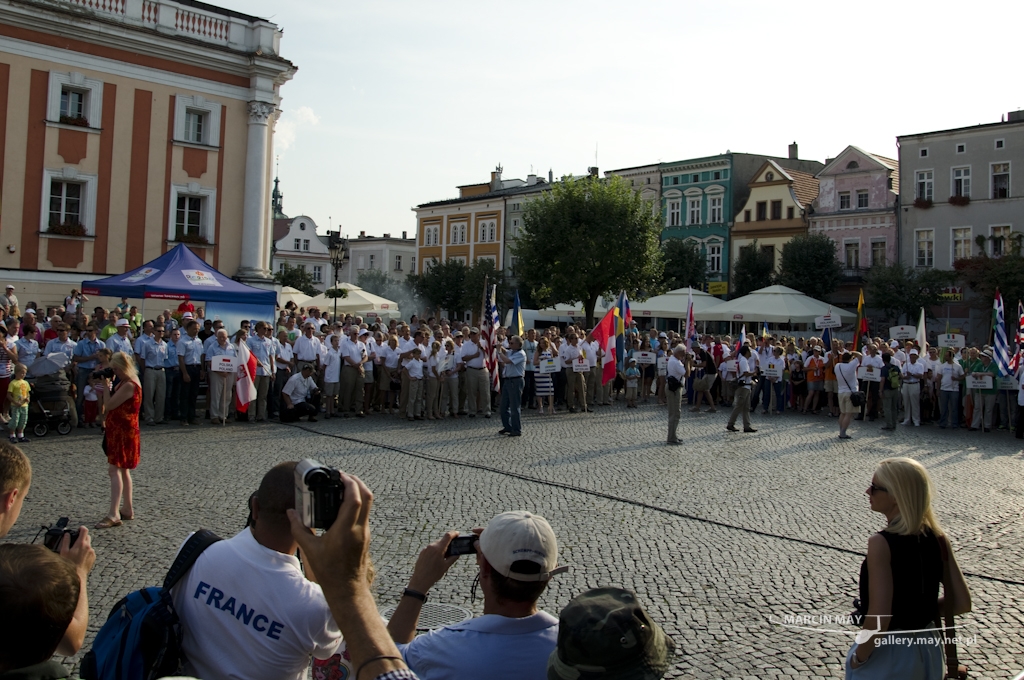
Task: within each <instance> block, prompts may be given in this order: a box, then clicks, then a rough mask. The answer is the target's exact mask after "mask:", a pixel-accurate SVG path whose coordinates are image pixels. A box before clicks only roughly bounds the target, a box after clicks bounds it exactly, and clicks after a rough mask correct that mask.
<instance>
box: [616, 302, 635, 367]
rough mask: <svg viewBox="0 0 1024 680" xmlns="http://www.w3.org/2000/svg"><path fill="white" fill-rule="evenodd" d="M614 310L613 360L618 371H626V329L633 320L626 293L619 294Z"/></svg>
mask: <svg viewBox="0 0 1024 680" xmlns="http://www.w3.org/2000/svg"><path fill="white" fill-rule="evenodd" d="M615 309H616V310H617V314H616V316H617V317H618V323H617V324H616V328H615V358H616V362H617V364H618V367H619V370H620V371H622V370H625V369H626V367H625V365H624V364H623V362H624V361H625V360H626V329H627V328H629V324H630V322H631V321H632V320H633V314H632V312H630V311H629V298H627V297H626V291H622V292H621V293H619V299H618V301H616V303H615Z"/></svg>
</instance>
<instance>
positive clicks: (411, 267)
mask: <svg viewBox="0 0 1024 680" xmlns="http://www.w3.org/2000/svg"><path fill="white" fill-rule="evenodd" d="M409 273H410V274H415V273H416V260H415V259H413V260H409Z"/></svg>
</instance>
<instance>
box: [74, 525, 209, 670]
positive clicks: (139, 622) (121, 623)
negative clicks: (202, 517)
mask: <svg viewBox="0 0 1024 680" xmlns="http://www.w3.org/2000/svg"><path fill="white" fill-rule="evenodd" d="M219 540H221V539H220V537H218V536H217V535H216V534H214V533H213V532H212V531H209V530H207V529H200V530H199V531H197V532H196V533H194V534H193V535H192V536H190V537H189V539H188V541H186V542H185V545H184V547H182V549H181V551H180V552H179V553H178V556H177V557H176V558H175V559H174V564H172V565H171V568H170V569H169V570H168V572H167V576H166V577H165V578H164V585H163V587H162V588H157V587H155V586H153V587H150V588H143V589H142V590H136V591H135V592H133V593H129V594H128V595H127V596H125V597H124V598H123V599H122V600H121V601H120V602H118V603H117V604H115V605H114V608H113V610H111V612H110V616H109V617H107V621H106V623H104V624H103V627H102V628H100V631H99V633H97V634H96V639H95V640H93V643H92V649H90V650H89V652H88V653H87V654H86V655H85V656H84V657H83V658H82V666H81V669H80V671H79V673H80V675H81V677H82V680H155V679H156V678H163V677H166V676H169V675H177V674H178V671H179V668H180V666H181V664H182V662H183V661H184V654H182V651H181V623H180V622H179V621H178V614H177V613H176V612H175V611H174V603H173V602H172V598H171V588H172V587H174V584H176V583H177V582H178V581H179V580H181V578H182V577H183V576H184V575H185V573H186V572H188V570H189V569H190V568H191V567H192V565H193V564H195V561H196V560H197V559H198V558H199V555H200V554H202V552H203V551H204V550H206V549H207V548H208V547H210V546H211V545H213V544H214V543H216V542H217V541H219Z"/></svg>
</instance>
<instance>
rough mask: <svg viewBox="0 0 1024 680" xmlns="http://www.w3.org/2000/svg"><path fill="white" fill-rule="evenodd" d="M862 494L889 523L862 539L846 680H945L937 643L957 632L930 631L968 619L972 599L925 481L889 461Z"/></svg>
mask: <svg viewBox="0 0 1024 680" xmlns="http://www.w3.org/2000/svg"><path fill="white" fill-rule="evenodd" d="M867 494H868V499H869V503H870V506H871V509H872V510H873V511H874V512H877V513H880V514H883V515H885V518H886V521H887V523H886V526H885V528H884V529H882V530H881V531H879V532H878V533H876V534H874V535H872V536H871V538H869V539H868V554H867V559H865V560H864V562H863V563H862V564H861V568H860V598H859V599H857V600H855V601H854V605H855V606H856V607H857V613H858V614H859V615H860V616H862V617H863V620H862V624H863V625H862V630H861V631H860V632H859V633H858V635H857V642H855V643H854V645H853V646H852V647H851V648H850V651H849V652H848V653H847V655H846V678H847V679H848V680H851V679H853V680H856V679H860V678H871V679H873V680H874V679H878V678H886V679H888V678H892V680H896V679H897V678H935V679H936V680H937V679H938V678H941V677H943V672H942V646H941V644H940V643H941V640H942V638H943V637H952V636H954V635H955V631H949V630H946V631H938V630H933V629H934V628H935V621H936V619H938V618H939V617H940V614H950V613H952V614H954V615H956V614H965V613H967V612H969V611H971V594H970V592H969V591H968V589H967V583H966V582H965V581H964V576H963V574H962V573H961V572H960V567H959V566H957V563H956V559H954V557H953V549H952V546H951V545H950V542H949V538H948V537H947V536H946V535H945V533H944V532H943V531H942V527H940V526H939V522H938V520H937V519H936V517H935V513H934V511H933V510H932V507H931V499H932V495H933V491H932V483H931V479H930V478H929V477H928V472H927V470H925V468H924V466H923V465H921V464H920V463H918V462H917V461H915V460H912V459H910V458H887V459H885V460H883V461H882V462H880V463H879V464H878V467H877V468H876V469H875V473H874V475H872V477H871V485H870V486H869V487H868V488H867ZM939 583H942V595H943V596H942V597H939ZM897 631H904V632H902V633H900V632H897Z"/></svg>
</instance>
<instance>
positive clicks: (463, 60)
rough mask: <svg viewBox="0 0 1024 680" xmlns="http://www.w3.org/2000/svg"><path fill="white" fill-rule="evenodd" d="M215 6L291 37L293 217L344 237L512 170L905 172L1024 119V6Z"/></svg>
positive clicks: (284, 144) (528, 2)
mask: <svg viewBox="0 0 1024 680" xmlns="http://www.w3.org/2000/svg"><path fill="white" fill-rule="evenodd" d="M213 1H214V2H216V4H219V5H221V6H224V7H228V8H231V9H236V10H238V11H242V12H246V13H249V14H254V15H257V16H260V17H263V18H266V19H269V20H271V21H273V22H274V23H276V24H277V25H278V26H279V27H281V28H282V29H283V30H284V36H283V38H282V41H281V52H282V56H284V57H286V58H287V59H290V60H291V61H292V62H293V63H295V64H296V66H298V72H297V73H296V75H295V77H294V79H293V80H291V81H290V82H288V83H287V84H285V85H284V86H283V87H282V89H281V95H282V98H283V100H282V103H281V108H282V110H283V112H284V113H283V115H282V117H281V119H280V121H279V122H278V124H277V132H276V135H275V154H276V155H277V157H278V158H279V176H280V179H281V189H282V191H283V192H284V195H285V197H284V211H285V213H287V214H288V215H291V216H296V215H300V214H304V215H307V216H309V217H311V218H313V220H314V221H315V222H316V223H317V225H318V227H319V228H320V229H321V231H323V230H326V229H327V228H328V226H329V225H332V226H333V227H334V228H338V226H339V225H340V226H341V229H342V232H343V233H344V234H345V235H347V236H356V235H357V234H358V233H359V232H361V231H365V232H366V233H367V234H369V235H380V234H382V233H390V234H392V235H398V234H400V233H401V232H402V231H408V232H409V233H410V235H411V234H412V233H413V232H414V231H415V227H416V221H415V213H414V212H412V210H411V209H412V208H413V207H414V206H416V205H418V204H420V203H426V202H429V201H436V200H442V199H445V198H454V197H456V196H457V195H458V190H457V189H456V187H457V186H458V185H460V184H473V183H479V182H486V181H488V180H489V178H490V172H491V171H492V170H494V168H495V166H497V165H498V164H501V165H502V166H503V167H504V177H505V178H506V179H509V178H517V177H518V178H522V179H525V178H526V175H527V174H529V173H530V172H531V170H532V171H533V172H535V173H536V174H538V175H547V173H548V170H551V171H553V172H554V175H555V177H556V178H557V177H560V176H562V175H566V174H575V175H580V174H583V173H585V172H586V169H587V167H588V166H592V165H595V164H596V165H597V166H598V167H599V168H600V170H601V173H602V174H603V173H604V172H605V171H606V170H613V169H616V168H625V167H630V166H635V165H644V164H647V163H654V162H659V161H660V162H669V161H677V160H682V159H686V158H697V157H701V156H707V155H712V154H716V153H722V152H725V151H726V150H731V151H742V152H748V153H761V154H768V155H777V156H786V154H787V147H788V145H789V144H790V143H791V142H794V141H796V142H797V143H798V144H799V149H800V157H801V158H805V159H811V160H819V161H824V160H825V159H826V158H831V157H834V156H836V155H837V154H838V153H839V152H841V151H842V150H843V149H844V148H845V147H846V146H847V145H850V144H853V145H856V146H859V147H861V148H863V149H865V150H867V151H870V152H872V153H876V154H880V155H883V156H888V157H891V158H896V157H897V156H896V154H897V149H896V136H897V135H902V134H912V133H919V132H928V131H931V130H941V129H948V128H955V127H963V126H969V125H976V124H979V123H991V122H997V121H999V120H1000V116H1001V115H1004V114H1005V113H1006V112H1008V111H1012V110H1017V109H1019V108H1022V107H1024V92H1022V91H1021V88H1020V86H1019V85H1017V86H1015V85H1014V83H1017V82H1018V79H1017V77H1016V76H1014V75H1013V74H1014V73H1015V72H1016V67H1015V66H1014V64H1015V63H1016V62H1015V61H1014V57H1013V56H1012V55H1013V52H1014V46H1015V45H1016V44H1017V42H1018V39H1019V36H1018V35H1017V31H1018V30H1019V26H1020V25H1021V22H1022V19H1024V3H1020V2H986V3H983V5H979V6H975V7H977V9H976V10H972V9H970V8H968V7H967V6H965V5H963V4H962V3H957V4H953V3H952V2H949V1H948V0H933V1H931V2H910V1H905V0H898V1H893V0H889V1H888V2H874V1H862V2H827V3H822V2H785V1H783V2H775V3H766V2H753V1H750V2H745V1H729V0H724V1H723V0H713V1H710V0H676V1H675V2H663V1H661V0H647V2H643V3H637V4H633V3H630V2H621V1H619V2H605V1H604V0H556V1H551V0H548V1H547V2H537V1H534V0H520V1H519V2H516V3H498V2H480V1H479V0H477V1H476V2H469V1H464V0H441V1H439V2H423V1H422V0H418V1H415V2H413V1H407V0H382V1H378V2H360V3H356V2H351V1H350V0H343V1H341V2H333V3H328V2H324V1H323V0H288V2H281V1H280V0H274V1H273V2H272V1H271V0H213ZM595 158H596V160H595Z"/></svg>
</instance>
